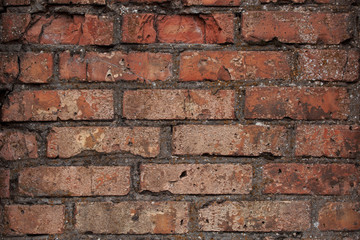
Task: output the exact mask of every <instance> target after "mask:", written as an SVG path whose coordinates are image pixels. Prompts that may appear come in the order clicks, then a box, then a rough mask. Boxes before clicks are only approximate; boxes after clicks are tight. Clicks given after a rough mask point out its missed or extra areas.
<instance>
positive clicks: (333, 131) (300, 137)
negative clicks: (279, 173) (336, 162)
mask: <svg viewBox="0 0 360 240" xmlns="http://www.w3.org/2000/svg"><path fill="white" fill-rule="evenodd" d="M295 141H296V143H295V144H296V146H295V155H296V156H314V157H321V156H326V157H344V158H353V157H355V156H356V154H357V152H358V151H359V149H360V128H359V126H345V125H300V126H298V127H297V129H296V140H295Z"/></svg>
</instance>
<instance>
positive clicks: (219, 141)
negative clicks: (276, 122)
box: [173, 125, 288, 156]
mask: <svg viewBox="0 0 360 240" xmlns="http://www.w3.org/2000/svg"><path fill="white" fill-rule="evenodd" d="M287 142H288V141H287V131H286V128H285V127H282V126H257V125H248V126H244V125H206V126H205V125H180V126H175V127H174V129H173V154H175V155H204V154H209V155H231V156H259V155H260V154H261V153H271V154H273V155H275V156H282V155H283V153H284V151H285V148H286V144H287Z"/></svg>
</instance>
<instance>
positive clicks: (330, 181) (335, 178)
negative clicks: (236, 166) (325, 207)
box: [263, 163, 360, 195]
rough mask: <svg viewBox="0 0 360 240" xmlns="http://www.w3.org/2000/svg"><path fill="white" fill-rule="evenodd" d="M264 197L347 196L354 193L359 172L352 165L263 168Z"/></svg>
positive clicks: (275, 165)
mask: <svg viewBox="0 0 360 240" xmlns="http://www.w3.org/2000/svg"><path fill="white" fill-rule="evenodd" d="M263 179H264V182H265V187H264V193H280V194H319V195H346V194H350V193H351V192H352V191H354V190H356V189H357V185H358V182H359V181H360V175H359V170H358V169H357V168H356V167H355V165H352V164H297V163H288V164H286V163H285V164H283V163H275V164H266V165H265V167H264V170H263Z"/></svg>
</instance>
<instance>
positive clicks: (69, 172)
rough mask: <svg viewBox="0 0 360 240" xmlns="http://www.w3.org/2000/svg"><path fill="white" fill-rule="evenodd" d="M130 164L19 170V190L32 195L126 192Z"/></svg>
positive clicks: (81, 194) (123, 193) (121, 193)
mask: <svg viewBox="0 0 360 240" xmlns="http://www.w3.org/2000/svg"><path fill="white" fill-rule="evenodd" d="M129 190H130V167H127V166H111V167H97V166H96V167H95V166H91V167H36V168H26V169H24V170H22V171H21V172H20V173H19V191H20V193H21V194H23V195H29V196H96V195H114V196H119V195H126V194H128V192H129Z"/></svg>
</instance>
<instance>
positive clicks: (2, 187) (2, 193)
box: [0, 168, 10, 199]
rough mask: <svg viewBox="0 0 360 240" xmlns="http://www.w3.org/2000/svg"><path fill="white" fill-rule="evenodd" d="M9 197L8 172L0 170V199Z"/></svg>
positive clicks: (7, 170)
mask: <svg viewBox="0 0 360 240" xmlns="http://www.w3.org/2000/svg"><path fill="white" fill-rule="evenodd" d="M9 197H10V170H9V169H5V168H0V199H1V198H9Z"/></svg>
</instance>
